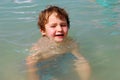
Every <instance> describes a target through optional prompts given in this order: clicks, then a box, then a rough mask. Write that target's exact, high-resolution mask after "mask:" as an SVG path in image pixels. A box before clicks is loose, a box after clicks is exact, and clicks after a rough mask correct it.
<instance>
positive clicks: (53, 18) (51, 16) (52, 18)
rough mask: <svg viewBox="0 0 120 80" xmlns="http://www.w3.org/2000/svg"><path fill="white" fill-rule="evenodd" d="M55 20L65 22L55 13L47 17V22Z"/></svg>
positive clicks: (63, 18)
mask: <svg viewBox="0 0 120 80" xmlns="http://www.w3.org/2000/svg"><path fill="white" fill-rule="evenodd" d="M55 19H59V20H62V21H66V19H65V17H63V16H60V15H59V14H57V13H52V14H51V15H50V16H49V17H48V21H50V20H51V21H53V20H55Z"/></svg>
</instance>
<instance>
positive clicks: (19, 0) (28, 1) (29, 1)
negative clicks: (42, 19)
mask: <svg viewBox="0 0 120 80" xmlns="http://www.w3.org/2000/svg"><path fill="white" fill-rule="evenodd" d="M31 2H32V0H14V3H17V4H22V3H31Z"/></svg>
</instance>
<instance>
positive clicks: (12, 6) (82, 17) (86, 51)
mask: <svg viewBox="0 0 120 80" xmlns="http://www.w3.org/2000/svg"><path fill="white" fill-rule="evenodd" d="M0 1H1V3H0V51H1V52H0V80H26V69H25V57H26V56H27V55H28V54H29V53H28V49H29V48H30V46H31V45H32V43H34V42H36V41H37V39H38V38H39V37H40V36H41V34H40V33H39V30H38V28H37V25H36V23H37V17H38V13H39V12H40V11H41V10H43V9H44V8H45V7H46V6H47V5H51V4H53V5H58V6H62V7H64V8H65V9H66V10H67V11H68V12H69V15H70V21H71V29H70V33H69V34H70V35H71V36H73V37H74V38H75V39H76V40H77V41H79V42H80V46H81V54H83V55H84V56H85V57H86V59H88V61H89V62H90V65H91V68H92V79H93V80H119V79H120V63H119V60H120V59H119V56H120V23H119V22H120V5H119V3H120V1H119V0H115V1H113V0H96V1H93V0H75V1H72V0H65V1H61V0H52V1H51V0H0Z"/></svg>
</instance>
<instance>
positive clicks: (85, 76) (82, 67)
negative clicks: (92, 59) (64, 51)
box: [72, 49, 91, 80]
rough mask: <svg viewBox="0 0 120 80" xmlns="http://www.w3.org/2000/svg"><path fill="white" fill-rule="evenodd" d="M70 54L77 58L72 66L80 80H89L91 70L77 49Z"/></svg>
mask: <svg viewBox="0 0 120 80" xmlns="http://www.w3.org/2000/svg"><path fill="white" fill-rule="evenodd" d="M72 53H73V55H74V56H75V57H76V58H77V59H76V60H75V64H74V65H75V70H76V71H77V72H78V74H79V76H80V78H81V80H89V78H90V73H91V70H90V66H89V63H88V61H87V60H86V59H85V58H84V57H83V56H82V55H81V54H80V53H79V51H78V50H77V49H74V50H73V51H72Z"/></svg>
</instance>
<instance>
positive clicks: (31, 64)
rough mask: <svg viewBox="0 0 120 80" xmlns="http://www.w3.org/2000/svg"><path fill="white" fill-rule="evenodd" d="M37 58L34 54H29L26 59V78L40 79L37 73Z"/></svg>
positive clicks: (30, 79)
mask: <svg viewBox="0 0 120 80" xmlns="http://www.w3.org/2000/svg"><path fill="white" fill-rule="evenodd" d="M37 62H38V61H37V60H36V59H34V56H32V55H30V56H28V57H27V59H26V64H27V69H28V80H40V79H39V76H38V74H37V70H38V68H37V67H36V64H37Z"/></svg>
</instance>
